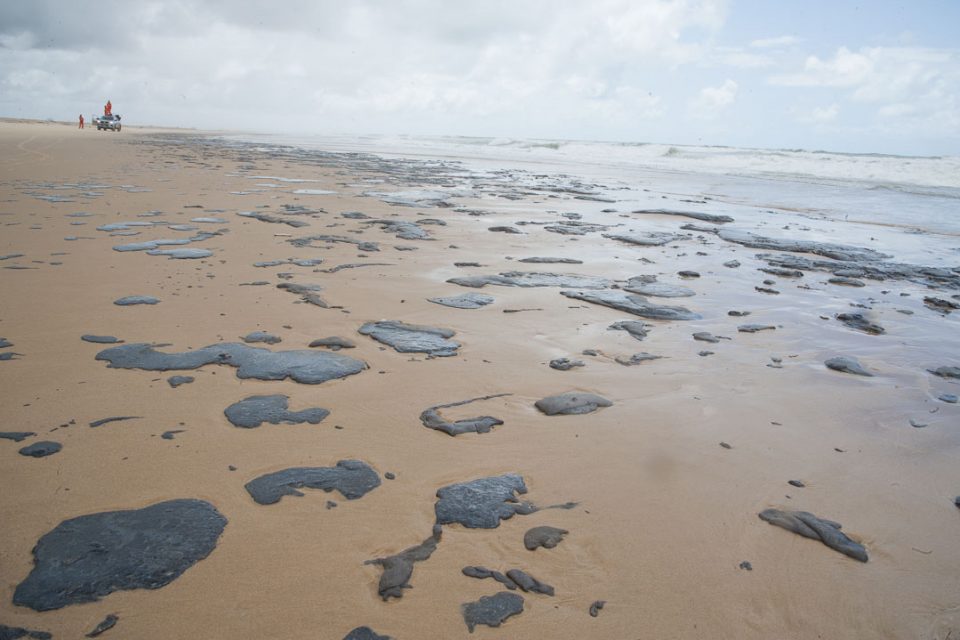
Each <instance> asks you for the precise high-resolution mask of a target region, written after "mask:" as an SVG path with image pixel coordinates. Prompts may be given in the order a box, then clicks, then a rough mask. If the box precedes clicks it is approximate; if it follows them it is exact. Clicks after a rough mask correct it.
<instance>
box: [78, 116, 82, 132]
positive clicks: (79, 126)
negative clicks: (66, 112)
mask: <svg viewBox="0 0 960 640" xmlns="http://www.w3.org/2000/svg"><path fill="white" fill-rule="evenodd" d="M78 128H80V129H83V114H82V113H81V114H80V126H79V127H78Z"/></svg>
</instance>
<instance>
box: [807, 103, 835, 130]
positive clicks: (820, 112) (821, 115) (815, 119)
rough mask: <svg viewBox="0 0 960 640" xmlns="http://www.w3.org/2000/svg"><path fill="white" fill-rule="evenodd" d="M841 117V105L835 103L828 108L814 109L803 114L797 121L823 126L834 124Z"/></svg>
mask: <svg viewBox="0 0 960 640" xmlns="http://www.w3.org/2000/svg"><path fill="white" fill-rule="evenodd" d="M838 115H840V105H838V104H837V103H836V102H834V103H833V104H831V105H828V106H826V107H814V108H813V109H812V110H810V111H808V112H805V113H801V114H799V115H798V116H797V121H798V122H802V123H805V124H815V125H822V124H828V123H830V122H833V121H835V120H836V119H837V116H838Z"/></svg>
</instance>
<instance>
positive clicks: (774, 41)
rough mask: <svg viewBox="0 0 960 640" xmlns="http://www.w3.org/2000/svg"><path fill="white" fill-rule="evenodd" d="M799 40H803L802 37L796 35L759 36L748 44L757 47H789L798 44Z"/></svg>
mask: <svg viewBox="0 0 960 640" xmlns="http://www.w3.org/2000/svg"><path fill="white" fill-rule="evenodd" d="M801 42H803V39H802V38H798V37H797V36H777V37H775V38H760V39H759V40H754V41H752V42H751V43H750V46H751V47H755V48H757V49H772V48H779V47H789V46H792V45H795V44H800V43H801Z"/></svg>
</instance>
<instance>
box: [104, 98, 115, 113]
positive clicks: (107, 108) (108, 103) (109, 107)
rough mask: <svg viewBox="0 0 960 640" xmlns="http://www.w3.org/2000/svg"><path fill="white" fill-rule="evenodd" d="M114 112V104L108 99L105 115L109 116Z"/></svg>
mask: <svg viewBox="0 0 960 640" xmlns="http://www.w3.org/2000/svg"><path fill="white" fill-rule="evenodd" d="M112 112H113V105H112V104H110V101H109V100H107V104H105V105H103V115H105V116H108V115H110V114H111V113H112Z"/></svg>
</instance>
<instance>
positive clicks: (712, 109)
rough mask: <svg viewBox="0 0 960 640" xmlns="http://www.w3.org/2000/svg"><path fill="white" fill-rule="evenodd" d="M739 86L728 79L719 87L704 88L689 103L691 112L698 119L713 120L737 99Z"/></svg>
mask: <svg viewBox="0 0 960 640" xmlns="http://www.w3.org/2000/svg"><path fill="white" fill-rule="evenodd" d="M738 89H739V86H738V85H737V83H736V82H734V81H733V80H730V79H729V78H728V79H727V80H724V82H723V84H721V85H720V86H719V87H704V88H703V89H701V90H700V93H699V94H698V95H697V97H696V98H695V99H694V101H693V102H692V103H691V106H690V107H691V109H690V110H691V112H692V113H693V115H695V116H696V117H699V118H707V119H710V118H715V117H717V116H718V115H720V112H721V111H723V110H724V109H725V108H727V107H729V106H730V105H731V104H733V103H734V101H736V99H737V90H738Z"/></svg>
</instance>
